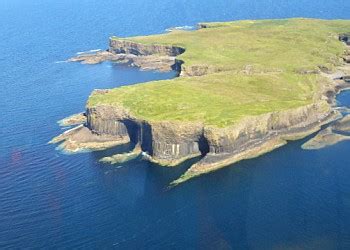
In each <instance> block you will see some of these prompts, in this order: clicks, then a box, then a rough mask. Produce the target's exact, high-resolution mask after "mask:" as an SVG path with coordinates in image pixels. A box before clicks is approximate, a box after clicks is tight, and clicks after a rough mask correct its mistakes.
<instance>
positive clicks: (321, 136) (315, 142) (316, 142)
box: [301, 128, 350, 150]
mask: <svg viewBox="0 0 350 250" xmlns="http://www.w3.org/2000/svg"><path fill="white" fill-rule="evenodd" d="M345 140H350V136H346V135H341V134H337V133H334V132H333V131H332V129H331V128H327V129H324V130H322V131H320V132H319V133H318V134H317V135H316V136H315V137H314V138H312V139H311V140H309V141H307V142H306V143H304V144H303V145H302V146H301V147H302V149H305V150H315V149H322V148H325V147H328V146H332V145H335V144H337V143H338V142H342V141H345Z"/></svg>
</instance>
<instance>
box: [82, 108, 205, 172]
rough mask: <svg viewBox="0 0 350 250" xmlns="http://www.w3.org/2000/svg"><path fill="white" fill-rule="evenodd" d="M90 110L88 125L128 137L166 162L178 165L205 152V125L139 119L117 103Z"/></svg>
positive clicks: (166, 163)
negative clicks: (203, 137) (117, 105)
mask: <svg viewBox="0 0 350 250" xmlns="http://www.w3.org/2000/svg"><path fill="white" fill-rule="evenodd" d="M86 113H87V117H88V119H87V127H88V128H89V129H90V130H91V131H92V132H93V133H95V134H98V135H110V136H119V137H123V138H126V137H127V138H129V140H130V141H131V142H133V143H135V144H138V145H140V146H141V149H142V151H144V152H147V153H148V154H149V155H150V156H151V158H150V159H151V160H152V161H154V162H157V163H159V164H162V165H176V164H178V163H179V162H182V161H183V160H185V159H187V158H190V157H194V156H198V155H201V154H202V152H204V151H205V149H204V148H203V147H205V145H204V146H203V145H202V140H203V139H202V136H203V126H202V125H201V124H196V123H182V122H166V121H165V122H149V121H144V120H139V119H137V118H136V117H133V116H131V115H130V114H129V113H128V112H127V111H125V110H124V109H122V108H118V107H114V106H97V107H93V108H88V109H87V112H86Z"/></svg>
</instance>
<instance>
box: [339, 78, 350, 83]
mask: <svg viewBox="0 0 350 250" xmlns="http://www.w3.org/2000/svg"><path fill="white" fill-rule="evenodd" d="M340 79H341V80H343V81H344V82H346V83H350V76H342V77H341V78H340Z"/></svg>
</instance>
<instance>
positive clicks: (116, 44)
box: [68, 38, 185, 73]
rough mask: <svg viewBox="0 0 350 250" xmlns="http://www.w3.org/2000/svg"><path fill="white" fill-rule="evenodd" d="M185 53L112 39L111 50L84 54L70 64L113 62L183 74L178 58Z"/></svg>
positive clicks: (70, 60)
mask: <svg viewBox="0 0 350 250" xmlns="http://www.w3.org/2000/svg"><path fill="white" fill-rule="evenodd" d="M184 52H185V49H184V48H181V47H177V46H167V45H145V44H141V43H136V42H132V41H127V40H122V39H119V40H118V39H115V38H110V42H109V48H108V50H106V51H98V52H96V53H83V54H80V55H78V56H76V57H73V58H70V59H69V60H68V61H69V62H81V63H83V64H98V63H101V62H104V61H113V62H117V63H120V64H126V65H130V66H133V67H138V68H140V69H142V70H158V71H162V72H166V71H171V70H175V71H178V72H179V73H180V72H181V65H182V63H183V62H182V61H181V60H177V59H176V56H178V55H180V54H182V53H184Z"/></svg>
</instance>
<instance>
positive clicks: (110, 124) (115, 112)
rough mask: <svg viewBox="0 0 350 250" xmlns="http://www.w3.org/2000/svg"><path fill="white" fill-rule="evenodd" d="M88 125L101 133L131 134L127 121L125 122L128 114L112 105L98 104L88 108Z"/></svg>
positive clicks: (113, 134) (112, 134)
mask: <svg viewBox="0 0 350 250" xmlns="http://www.w3.org/2000/svg"><path fill="white" fill-rule="evenodd" d="M86 115H87V127H88V128H89V129H90V130H91V131H92V132H94V133H96V134H99V135H111V136H123V137H124V136H129V133H128V128H127V125H128V124H127V123H126V122H125V118H124V116H125V117H127V116H126V114H125V112H124V111H120V110H119V109H117V108H114V107H111V106H98V107H94V108H88V109H87V111H86Z"/></svg>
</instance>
